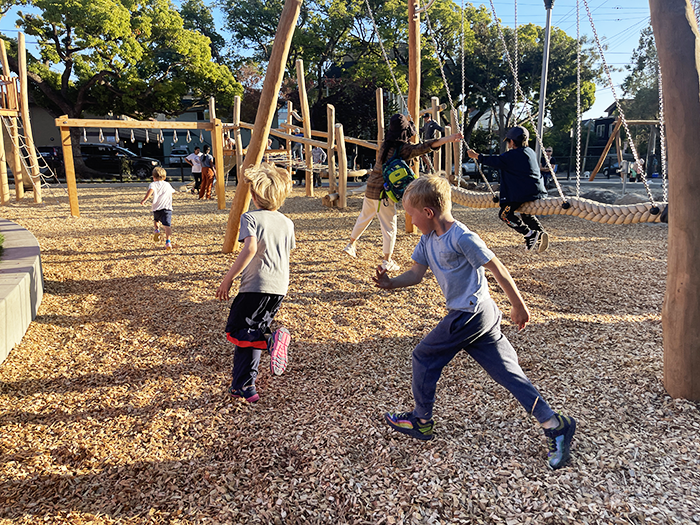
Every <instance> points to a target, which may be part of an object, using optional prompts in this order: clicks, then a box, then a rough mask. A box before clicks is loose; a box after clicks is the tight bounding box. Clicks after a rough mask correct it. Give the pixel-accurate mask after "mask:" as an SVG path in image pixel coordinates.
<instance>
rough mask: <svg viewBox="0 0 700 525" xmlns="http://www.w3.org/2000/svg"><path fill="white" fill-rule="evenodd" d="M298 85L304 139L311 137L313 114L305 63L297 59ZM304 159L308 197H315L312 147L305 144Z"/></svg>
mask: <svg viewBox="0 0 700 525" xmlns="http://www.w3.org/2000/svg"><path fill="white" fill-rule="evenodd" d="M296 64H297V84H298V85H299V101H300V103H301V118H302V119H303V120H304V122H302V125H303V128H304V137H306V138H307V139H310V138H312V137H311V112H310V111H309V98H308V97H307V95H306V79H305V78H304V61H303V60H302V59H300V58H299V59H297V62H296ZM304 157H305V159H304V160H306V196H307V197H313V196H314V178H313V166H314V159H313V158H312V157H311V145H310V144H304Z"/></svg>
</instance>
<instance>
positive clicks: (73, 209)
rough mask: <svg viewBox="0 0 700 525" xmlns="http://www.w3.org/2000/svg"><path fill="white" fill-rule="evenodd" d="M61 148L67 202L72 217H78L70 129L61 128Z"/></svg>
mask: <svg viewBox="0 0 700 525" xmlns="http://www.w3.org/2000/svg"><path fill="white" fill-rule="evenodd" d="M59 129H60V131H61V147H62V148H63V171H64V172H65V175H66V186H68V202H69V203H70V214H71V215H72V216H73V217H80V208H79V206H78V185H77V184H76V181H75V164H74V163H73V144H72V142H71V138H70V128H68V127H65V126H63V127H61V128H59Z"/></svg>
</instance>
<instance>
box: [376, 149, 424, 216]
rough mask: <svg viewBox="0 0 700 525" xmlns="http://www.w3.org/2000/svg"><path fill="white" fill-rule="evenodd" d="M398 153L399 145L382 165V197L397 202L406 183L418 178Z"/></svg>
mask: <svg viewBox="0 0 700 525" xmlns="http://www.w3.org/2000/svg"><path fill="white" fill-rule="evenodd" d="M400 154H401V146H399V147H398V148H396V151H395V152H394V156H393V157H391V159H389V160H388V161H386V162H385V163H384V165H383V166H382V176H383V177H384V189H383V190H382V194H381V198H382V199H384V198H388V199H390V200H392V201H394V202H399V201H400V200H401V198H402V197H403V192H404V191H406V188H407V187H408V185H409V184H411V182H413V181H414V180H416V179H417V178H418V177H417V176H416V174H415V173H413V170H412V169H411V167H410V166H409V165H408V164H407V163H406V161H405V160H403V159H402V158H401V156H400Z"/></svg>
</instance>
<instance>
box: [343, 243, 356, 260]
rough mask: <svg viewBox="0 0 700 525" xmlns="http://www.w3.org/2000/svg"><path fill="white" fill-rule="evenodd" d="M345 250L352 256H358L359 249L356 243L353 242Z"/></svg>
mask: <svg viewBox="0 0 700 525" xmlns="http://www.w3.org/2000/svg"><path fill="white" fill-rule="evenodd" d="M343 251H344V252H345V253H347V254H348V255H349V256H350V257H357V251H356V250H355V245H354V244H353V243H351V242H349V243H348V245H347V246H346V247H345V248H343Z"/></svg>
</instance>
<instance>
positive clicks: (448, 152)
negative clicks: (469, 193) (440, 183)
mask: <svg viewBox="0 0 700 525" xmlns="http://www.w3.org/2000/svg"><path fill="white" fill-rule="evenodd" d="M449 135H452V128H451V127H450V126H448V125H445V136H446V137H447V136H449ZM446 146H447V147H446V148H445V173H446V174H447V180H450V177H451V176H452V148H451V147H450V145H449V144H447V145H446ZM461 169H462V166H457V165H455V172H454V175H455V181H459V176H460V175H461V173H460V172H459V170H461Z"/></svg>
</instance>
